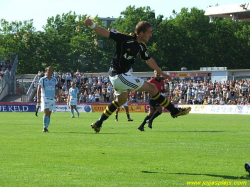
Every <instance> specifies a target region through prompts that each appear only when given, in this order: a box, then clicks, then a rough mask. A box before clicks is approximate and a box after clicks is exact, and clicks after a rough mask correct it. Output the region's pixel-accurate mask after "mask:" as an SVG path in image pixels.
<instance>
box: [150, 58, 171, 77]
mask: <svg viewBox="0 0 250 187" xmlns="http://www.w3.org/2000/svg"><path fill="white" fill-rule="evenodd" d="M146 62H147V64H148V66H149V67H151V68H152V69H154V70H156V71H157V72H158V73H159V74H160V75H161V76H162V77H163V78H164V79H168V80H169V81H172V78H171V77H170V76H169V75H167V74H165V73H163V71H162V70H161V69H160V68H159V66H158V65H157V63H156V62H155V60H154V59H152V58H150V59H149V60H147V61H146Z"/></svg>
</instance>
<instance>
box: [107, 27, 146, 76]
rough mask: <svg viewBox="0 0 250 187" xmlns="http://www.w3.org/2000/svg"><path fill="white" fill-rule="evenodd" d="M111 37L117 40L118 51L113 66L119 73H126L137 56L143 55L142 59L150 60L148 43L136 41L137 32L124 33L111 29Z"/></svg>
mask: <svg viewBox="0 0 250 187" xmlns="http://www.w3.org/2000/svg"><path fill="white" fill-rule="evenodd" d="M109 38H111V39H113V40H114V41H115V42H116V51H115V54H114V55H113V58H112V61H111V68H112V69H113V70H115V71H116V72H117V74H121V73H126V72H128V71H129V70H130V69H131V64H134V62H135V58H136V56H141V58H142V60H149V59H150V56H149V54H148V51H147V48H146V45H145V44H144V43H138V42H137V41H136V35H135V34H131V35H128V34H123V33H119V32H116V31H110V36H109Z"/></svg>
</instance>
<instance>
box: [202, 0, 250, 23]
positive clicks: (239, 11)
mask: <svg viewBox="0 0 250 187" xmlns="http://www.w3.org/2000/svg"><path fill="white" fill-rule="evenodd" d="M205 16H209V17H210V22H213V21H214V20H213V17H220V18H228V19H232V20H234V21H235V22H238V20H241V21H250V3H243V4H233V5H224V6H215V7H209V8H207V10H206V12H205Z"/></svg>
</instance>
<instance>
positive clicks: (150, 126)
mask: <svg viewBox="0 0 250 187" xmlns="http://www.w3.org/2000/svg"><path fill="white" fill-rule="evenodd" d="M146 122H147V124H148V128H150V129H152V121H150V120H147V121H146Z"/></svg>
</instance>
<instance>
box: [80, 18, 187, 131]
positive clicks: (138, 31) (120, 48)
mask: <svg viewBox="0 0 250 187" xmlns="http://www.w3.org/2000/svg"><path fill="white" fill-rule="evenodd" d="M84 23H85V24H86V25H87V26H89V27H90V28H91V29H93V30H94V31H95V32H96V33H97V34H98V35H100V36H103V37H107V38H111V39H113V40H114V41H115V42H116V51H115V53H114V56H113V58H112V60H111V65H110V69H109V79H110V82H111V83H112V85H113V87H114V89H115V95H117V99H116V100H115V101H112V102H111V103H110V104H109V105H108V106H107V107H106V109H105V110H104V111H103V113H102V115H101V117H100V118H99V119H98V120H97V121H96V122H94V123H92V124H91V127H92V128H93V129H94V131H95V132H99V131H100V129H101V127H102V123H103V121H105V120H106V119H108V117H109V116H110V115H111V114H112V113H113V112H114V111H115V110H116V109H117V108H119V107H120V106H121V105H123V104H124V103H125V102H126V101H127V97H128V93H127V91H128V90H129V91H146V92H148V93H149V94H150V95H151V97H152V99H153V100H155V101H156V102H157V103H159V104H160V105H161V106H163V107H165V108H167V109H168V110H169V111H170V113H171V116H172V117H173V118H176V117H178V116H182V115H186V114H188V113H189V112H190V111H191V107H188V108H175V107H174V105H173V104H171V102H170V101H169V100H168V99H167V98H165V97H164V96H162V95H161V93H159V92H158V89H157V88H156V86H155V85H154V84H152V83H149V82H147V81H144V80H143V79H141V78H139V77H135V76H133V75H132V74H131V72H129V70H130V69H131V65H132V64H133V63H134V62H135V58H136V56H138V55H140V57H141V59H142V60H144V61H146V63H147V64H148V66H149V67H151V68H152V69H154V70H156V71H157V72H158V73H159V74H160V75H161V76H162V77H163V78H164V79H168V80H169V81H171V77H170V76H169V75H167V74H165V73H164V72H163V71H162V70H161V69H160V68H159V67H158V65H157V63H156V62H155V61H154V59H152V58H151V57H150V56H149V53H148V51H147V48H146V45H145V44H144V42H147V41H148V40H149V38H150V37H152V26H151V24H150V23H149V22H147V21H141V22H139V23H138V24H137V25H136V28H135V33H134V34H131V35H128V34H122V33H119V32H116V31H112V30H111V31H109V30H106V29H104V28H102V27H99V26H97V25H96V24H95V22H93V21H92V20H91V19H89V18H87V19H86V20H85V21H84Z"/></svg>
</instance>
